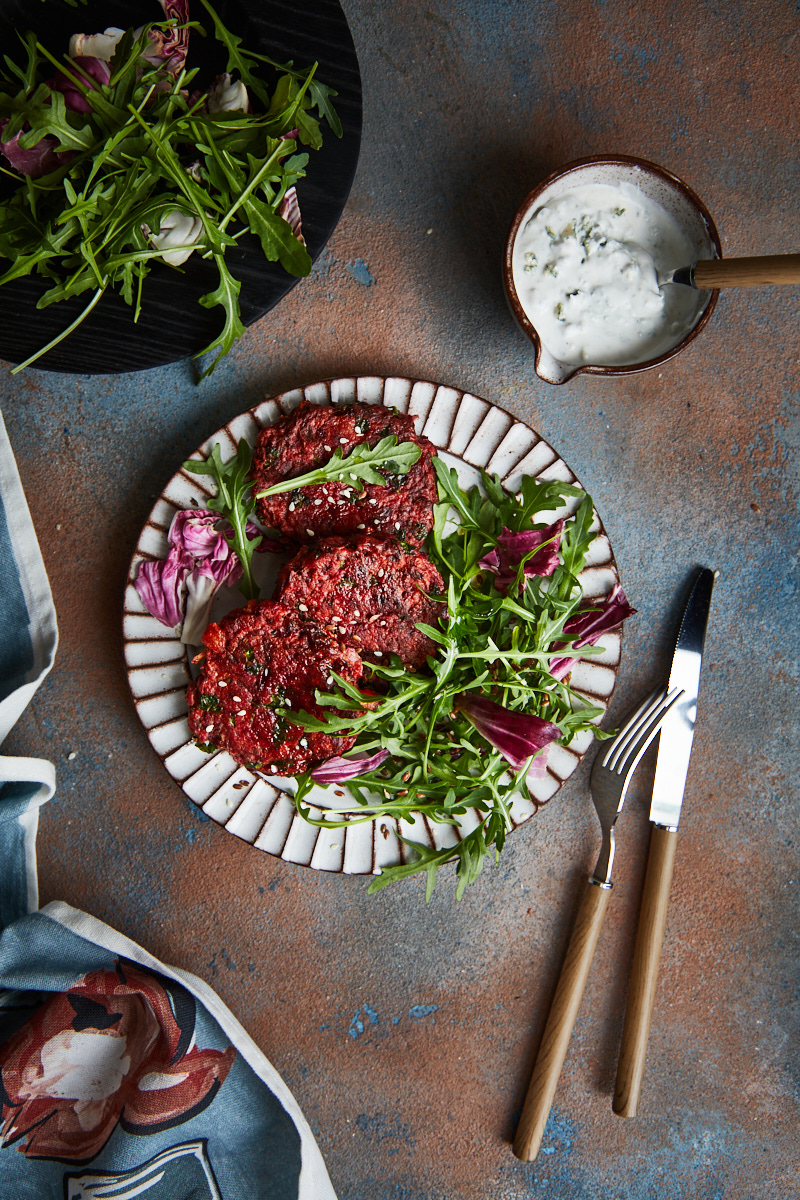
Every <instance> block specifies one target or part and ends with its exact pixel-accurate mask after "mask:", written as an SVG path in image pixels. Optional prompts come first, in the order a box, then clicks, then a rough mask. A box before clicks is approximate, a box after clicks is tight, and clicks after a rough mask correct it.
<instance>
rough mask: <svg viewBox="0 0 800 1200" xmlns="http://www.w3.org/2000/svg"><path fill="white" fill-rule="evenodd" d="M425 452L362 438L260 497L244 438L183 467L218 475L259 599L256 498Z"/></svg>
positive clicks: (371, 479) (370, 477)
mask: <svg viewBox="0 0 800 1200" xmlns="http://www.w3.org/2000/svg"><path fill="white" fill-rule="evenodd" d="M223 265H224V264H223ZM211 348H212V347H209V349H211ZM421 453H422V451H421V450H420V447H419V446H418V445H416V443H415V442H401V443H400V444H399V445H398V443H397V437H396V436H395V435H394V434H390V435H389V436H388V437H385V438H381V440H380V441H379V442H378V443H377V445H376V446H374V447H370V445H369V443H368V442H357V443H356V445H355V446H354V447H353V449H352V451H351V452H350V453H349V454H348V455H347V456H345V455H344V454H343V453H342V448H341V447H338V448H337V449H336V450H335V451H334V453H333V455H332V456H331V458H330V459H329V461H328V462H327V463H325V464H324V465H323V466H321V467H318V468H316V469H315V470H313V471H309V472H307V473H306V474H305V475H297V476H295V477H294V478H292V479H283V480H281V482H280V483H276V484H273V485H272V487H269V488H266V489H265V490H264V491H260V492H257V493H256V494H255V495H253V492H252V479H251V478H250V465H251V462H252V458H253V451H252V449H251V447H250V445H249V444H248V443H247V442H246V441H245V439H244V438H242V439H241V440H240V442H239V445H238V447H237V450H236V454H235V456H234V457H233V458H231V459H229V460H228V461H227V462H223V461H222V455H221V452H220V448H219V444H218V443H215V444H214V446H213V448H212V451H211V454H210V455H209V457H208V458H207V459H198V458H189V459H187V460H186V462H185V463H184V464H183V468H184V470H185V471H190V472H191V473H192V474H194V475H211V476H212V478H213V479H214V482H215V483H216V485H217V495H216V496H214V497H212V498H211V499H210V500H208V501H207V503H208V507H209V508H210V509H212V511H214V512H218V513H220V514H221V515H222V516H223V517H224V518H225V519H226V520H227V521H228V523H229V524H230V526H231V529H232V531H233V538H232V540H233V546H234V549H235V550H236V553H237V554H238V556H239V559H240V561H241V564H242V583H241V584H240V585H239V586H240V590H241V592H242V594H243V595H244V596H245V597H246V598H247V599H248V600H253V599H256V598H257V597H258V587H257V586H256V583H255V580H254V579H253V551H254V550H255V549H256V548H257V547H258V546H259V545H260V543H261V537H258V538H250V537H248V536H247V522H248V519H249V517H251V516H252V514H253V512H254V510H255V505H256V500H259V499H261V498H262V497H263V496H276V495H278V494H279V493H281V492H293V491H295V490H296V489H297V488H298V487H308V486H310V485H312V484H318V483H333V482H335V481H336V480H340V479H344V478H347V479H363V480H364V482H365V483H376V484H380V485H385V484H386V479H385V478H384V476H383V475H382V474H381V472H380V471H379V470H378V468H379V467H383V468H384V470H386V471H387V473H391V474H393V475H405V474H406V473H407V472H408V471H409V470H410V469H411V467H412V466H413V465H414V463H415V462H416V461H417V460H418V458H419V456H420V454H421ZM339 682H340V683H341V685H342V687H343V688H345V689H349V692H348V694H349V695H350V696H351V698H355V699H356V701H357V702H359V701H360V699H361V697H360V693H358V692H356V691H355V689H354V688H352V686H351V685H350V684H347V683H346V682H345V681H344V680H340V681H339ZM352 707H353V706H352V703H350V704H348V705H347V708H348V711H352ZM313 719H314V718H309V720H313Z"/></svg>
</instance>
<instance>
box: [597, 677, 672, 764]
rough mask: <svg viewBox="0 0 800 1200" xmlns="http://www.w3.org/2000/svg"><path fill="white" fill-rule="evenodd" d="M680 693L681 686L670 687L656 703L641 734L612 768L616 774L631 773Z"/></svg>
mask: <svg viewBox="0 0 800 1200" xmlns="http://www.w3.org/2000/svg"><path fill="white" fill-rule="evenodd" d="M682 695H683V688H678V687H676V688H673V689H672V691H671V692H670V693H669V694H668V695H667V696H666V697H665V698H664V699H663V700H662V701H661V703H660V704H659V705H658V708H657V711H656V712H655V713H654V714H653V716H652V718H651V720H650V722H649V723H648V725H647V726H646V728H645V729H644V730H643V731H642V733H641V736H640V737H639V739H638V741H637V742H636V744H635V745H634V746H632V747H631V748H630V749H629V750H628V752H627V754H626V755H625V758H624V760H623V761H622V762H621V763H618V765H615V766H614V767H613V768H612V770H614V771H616V773H617V774H618V775H622V776H627V775H631V774H632V773H633V771H634V769H635V767H636V766H637V764H638V762H639V759H640V758H641V757H642V755H643V754H644V752H645V750H646V749H647V747H648V746H649V745H650V743H651V742H652V740H653V738H654V737H655V736H656V734H657V733H658V732H659V730H660V729H661V726H662V724H663V723H664V718H665V717H666V715H667V713H668V712H669V710H670V709H671V708H672V706H673V704H674V703H675V701H676V700H679V699H680V698H681V696H682Z"/></svg>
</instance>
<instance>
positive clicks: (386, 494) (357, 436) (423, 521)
mask: <svg viewBox="0 0 800 1200" xmlns="http://www.w3.org/2000/svg"><path fill="white" fill-rule="evenodd" d="M390 434H394V436H395V437H396V438H397V442H398V444H399V443H401V442H414V443H416V445H418V446H419V447H420V449H421V451H422V453H421V455H420V458H419V459H418V460H417V462H416V463H414V465H413V466H412V467H411V469H410V471H409V472H408V473H407V474H406V475H391V474H388V475H387V483H386V486H385V487H382V486H380V485H379V484H369V483H364V482H363V481H362V480H357V481H356V482H352V481H351V482H340V483H327V484H324V485H321V484H320V485H316V486H314V487H305V488H298V489H296V490H295V491H292V492H284V493H282V494H280V495H278V496H268V497H266V498H265V499H262V500H259V501H257V504H256V513H257V516H258V518H259V520H260V521H262V522H263V523H264V524H265V525H267V526H268V527H269V528H270V529H275V530H277V531H278V533H279V534H280V535H282V537H283V539H284V542H285V543H287V544H288V543H294V544H297V543H301V544H302V543H312V542H313V541H314V540H315V539H317V538H321V537H331V536H335V535H337V534H350V533H353V534H356V533H376V534H379V535H384V536H387V537H396V538H398V539H400V540H401V541H404V542H406V543H407V544H409V545H413V546H419V545H421V544H422V542H423V541H424V540H425V537H426V536H427V534H428V532H429V531H430V529H431V528H432V526H433V505H434V504H435V503H436V502H437V500H438V494H437V490H436V476H435V474H434V470H433V464H432V458H433V455H434V454H435V449H434V447H433V445H432V444H431V443H430V442H429V441H428V439H427V438H424V437H418V436H417V434H416V433H415V432H414V420H413V418H412V417H407V416H404V415H403V414H402V413H398V412H396V411H395V410H394V409H391V408H384V406H383V405H381V404H348V405H344V406H341V407H338V406H334V405H315V404H309V403H308V402H307V401H303V402H302V403H301V404H300V405H299V406H298V407H297V408H296V409H295V410H294V412H292V413H291V414H290V415H289V416H288V417H285V418H284V419H283V420H282V421H279V422H278V424H277V425H270V426H267V428H266V429H263V430H262V431H261V433H260V434H259V436H258V442H257V445H256V449H255V452H254V454H253V465H252V468H251V475H252V477H253V481H254V486H253V491H254V492H258V491H259V490H260V489H261V488H266V487H270V486H271V485H272V484H274V483H279V482H281V481H282V480H285V479H292V478H294V477H296V476H298V475H302V474H304V473H305V472H307V471H312V470H314V468H315V467H320V466H322V465H323V464H324V463H326V462H327V461H328V460H329V459H330V457H331V456H332V454H333V453H334V451H335V450H337V449H342V450H343V451H344V452H345V454H347V453H348V452H349V451H350V450H352V448H353V447H354V446H355V445H356V444H358V443H361V442H368V443H369V445H370V446H375V445H377V443H378V442H379V441H380V440H381V438H384V437H387V436H388V435H390Z"/></svg>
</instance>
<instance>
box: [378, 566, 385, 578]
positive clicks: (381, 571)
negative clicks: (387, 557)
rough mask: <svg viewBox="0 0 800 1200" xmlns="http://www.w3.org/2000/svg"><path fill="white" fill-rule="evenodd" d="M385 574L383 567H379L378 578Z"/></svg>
mask: <svg viewBox="0 0 800 1200" xmlns="http://www.w3.org/2000/svg"><path fill="white" fill-rule="evenodd" d="M385 574H386V572H385V571H384V569H383V567H381V569H380V571H378V579H383V577H384V575H385Z"/></svg>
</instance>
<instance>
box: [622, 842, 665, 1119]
mask: <svg viewBox="0 0 800 1200" xmlns="http://www.w3.org/2000/svg"><path fill="white" fill-rule="evenodd" d="M677 842H678V832H677V830H675V829H665V828H664V827H663V826H662V825H653V826H652V830H651V834H650V851H649V854H648V856H647V871H646V874H645V880H644V893H643V895H642V907H641V910H640V913H639V927H638V929H637V931H636V946H635V948H634V951H633V967H632V969H631V984H630V990H629V992H628V1007H627V1010H626V1013H625V1025H624V1027H623V1030H622V1049H621V1050H620V1055H619V1065H618V1066H617V1085H616V1088H615V1090H614V1105H613V1107H614V1112H615V1113H616V1114H617V1116H618V1117H635V1116H636V1111H637V1109H638V1107H639V1094H640V1092H641V1087H642V1077H643V1075H644V1063H645V1057H646V1055H647V1039H648V1037H649V1034H650V1019H651V1017H652V1014H653V1003H654V1001H655V998H656V984H657V981H658V965H659V962H660V961H661V947H662V945H663V943H664V929H665V927H666V923H667V904H668V901H669V892H670V887H671V885H672V868H673V865H674V863H675V848H676V845H677Z"/></svg>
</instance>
